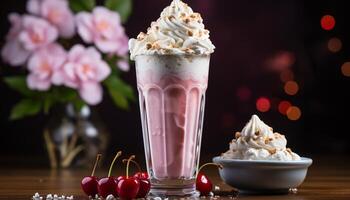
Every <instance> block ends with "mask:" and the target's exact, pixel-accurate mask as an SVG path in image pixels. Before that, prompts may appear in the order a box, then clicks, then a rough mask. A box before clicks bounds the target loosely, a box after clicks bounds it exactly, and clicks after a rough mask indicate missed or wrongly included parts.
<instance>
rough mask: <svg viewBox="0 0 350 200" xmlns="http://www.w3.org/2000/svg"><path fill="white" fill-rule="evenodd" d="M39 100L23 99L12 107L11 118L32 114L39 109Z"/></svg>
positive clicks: (15, 118)
mask: <svg viewBox="0 0 350 200" xmlns="http://www.w3.org/2000/svg"><path fill="white" fill-rule="evenodd" d="M41 107H42V106H41V103H40V101H35V100H33V99H23V100H21V101H20V102H19V103H17V104H16V105H15V107H13V108H12V111H11V116H10V119H11V120H17V119H21V118H23V117H27V116H32V115H35V114H37V113H38V112H39V111H40V110H41Z"/></svg>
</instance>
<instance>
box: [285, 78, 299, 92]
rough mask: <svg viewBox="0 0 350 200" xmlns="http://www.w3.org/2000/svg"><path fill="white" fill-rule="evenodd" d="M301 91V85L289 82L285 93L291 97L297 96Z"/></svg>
mask: <svg viewBox="0 0 350 200" xmlns="http://www.w3.org/2000/svg"><path fill="white" fill-rule="evenodd" d="M298 91H299V85H298V83H297V82H295V81H287V82H286V84H285V85H284V92H285V93H287V94H289V95H295V94H296V93H298Z"/></svg>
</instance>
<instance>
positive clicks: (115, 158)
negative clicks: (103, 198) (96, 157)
mask: <svg viewBox="0 0 350 200" xmlns="http://www.w3.org/2000/svg"><path fill="white" fill-rule="evenodd" d="M120 155H122V151H118V152H117V154H116V155H115V156H114V158H113V161H112V163H111V166H109V171H108V177H110V176H111V173H112V168H113V165H114V162H115V160H117V158H118V157H119V156H120Z"/></svg>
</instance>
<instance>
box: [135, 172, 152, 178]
mask: <svg viewBox="0 0 350 200" xmlns="http://www.w3.org/2000/svg"><path fill="white" fill-rule="evenodd" d="M134 177H135V178H138V179H148V178H149V176H148V174H147V172H141V170H140V172H137V173H136V174H135V175H134Z"/></svg>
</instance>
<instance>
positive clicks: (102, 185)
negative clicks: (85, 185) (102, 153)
mask: <svg viewBox="0 0 350 200" xmlns="http://www.w3.org/2000/svg"><path fill="white" fill-rule="evenodd" d="M121 154H122V152H121V151H118V152H117V154H116V155H115V157H114V159H113V161H112V163H111V165H110V166H109V171H108V176H107V177H104V178H101V179H100V180H99V181H98V187H97V188H98V194H99V195H100V196H102V197H103V198H106V197H107V196H108V195H110V194H112V195H113V196H114V197H117V196H118V193H117V191H116V187H117V185H118V182H117V181H116V180H115V178H114V177H112V176H111V173H112V168H113V165H114V162H115V160H116V159H117V158H118V157H119V156H120V155H121Z"/></svg>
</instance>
